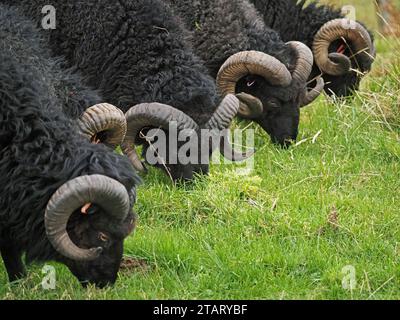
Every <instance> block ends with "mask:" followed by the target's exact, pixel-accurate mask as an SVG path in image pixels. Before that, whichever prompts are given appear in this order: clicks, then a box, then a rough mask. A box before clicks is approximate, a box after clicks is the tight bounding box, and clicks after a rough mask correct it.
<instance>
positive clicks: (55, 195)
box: [0, 5, 139, 287]
mask: <svg viewBox="0 0 400 320" xmlns="http://www.w3.org/2000/svg"><path fill="white" fill-rule="evenodd" d="M0 39H1V42H0V185H1V191H0V252H1V256H2V258H3V261H4V264H5V267H6V269H7V272H8V276H9V279H10V281H14V280H17V279H19V278H21V277H23V276H24V274H25V268H24V263H23V261H22V255H23V254H25V260H26V263H31V262H33V261H37V262H45V261H49V260H54V261H58V262H61V263H64V264H65V265H67V266H68V267H69V269H70V270H71V272H72V273H73V274H74V275H75V276H76V277H77V278H78V279H79V280H80V281H81V282H82V283H83V284H87V283H94V284H96V285H98V286H100V287H102V286H105V285H108V284H112V283H114V282H115V280H116V277H117V272H118V270H119V266H120V262H121V259H122V253H123V241H124V239H125V238H126V237H127V236H128V235H129V234H130V233H131V232H132V230H133V229H134V226H135V215H134V214H133V211H132V207H133V205H134V203H135V188H136V186H137V184H138V182H139V179H138V177H137V175H136V173H135V171H134V169H133V168H132V165H131V164H130V162H129V160H128V159H127V158H126V157H122V156H119V155H117V154H115V153H113V152H112V151H111V150H110V149H109V148H107V147H106V146H104V145H95V144H91V143H90V142H89V141H88V140H87V139H86V138H85V137H83V136H82V135H81V134H80V133H79V130H78V124H77V121H75V120H73V119H71V118H70V117H68V116H67V115H66V113H68V112H69V111H71V110H72V109H70V107H71V108H80V105H81V103H80V102H77V101H78V98H70V99H68V100H65V99H66V96H67V95H68V94H67V95H64V94H63V93H62V92H60V90H61V88H59V87H58V86H59V84H61V83H62V82H63V81H64V80H65V79H69V80H70V79H74V81H77V80H79V78H78V77H77V76H73V75H72V74H71V73H65V74H63V73H61V72H60V70H61V66H60V63H61V62H60V60H59V59H53V58H51V57H49V56H48V54H47V51H46V49H45V46H44V45H45V44H44V43H43V41H42V38H41V37H40V36H39V31H38V30H37V29H36V28H35V27H34V25H33V23H31V22H30V21H29V20H27V19H26V18H25V17H23V16H22V15H21V14H20V12H19V11H18V10H17V9H16V8H13V7H8V6H6V5H0ZM76 83H79V82H76ZM62 88H64V87H62ZM74 89H76V90H74V95H73V97H79V101H84V102H85V101H87V103H88V104H89V103H93V102H97V94H96V93H95V92H92V91H91V90H89V89H87V88H84V87H80V86H76V87H74ZM61 91H62V90H61ZM68 96H70V95H68ZM70 97H71V96H70ZM75 99H76V100H75ZM63 108H64V111H66V112H63ZM81 110H82V111H83V110H84V109H81ZM79 113H80V112H77V113H72V114H70V115H71V116H78V115H79ZM90 248H91V249H90Z"/></svg>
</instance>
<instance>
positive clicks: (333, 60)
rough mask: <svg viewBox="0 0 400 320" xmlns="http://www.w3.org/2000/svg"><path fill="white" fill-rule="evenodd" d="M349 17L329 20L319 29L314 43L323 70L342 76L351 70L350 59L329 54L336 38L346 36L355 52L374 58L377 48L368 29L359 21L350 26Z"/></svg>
mask: <svg viewBox="0 0 400 320" xmlns="http://www.w3.org/2000/svg"><path fill="white" fill-rule="evenodd" d="M348 22H349V20H348V19H335V20H331V21H329V22H327V23H326V24H325V25H323V26H322V28H321V29H320V30H319V31H318V33H317V34H316V36H315V39H314V44H313V52H314V57H315V62H316V64H317V65H318V67H319V68H320V69H321V71H322V72H324V73H327V74H330V75H333V76H341V75H343V74H346V73H347V72H349V71H350V68H349V66H350V67H351V62H350V59H349V58H348V57H347V56H345V55H343V54H335V55H333V56H332V55H330V54H329V46H330V45H331V44H332V42H334V41H335V40H339V39H341V38H344V39H345V40H346V41H348V42H349V44H350V45H351V46H352V49H353V50H354V53H355V54H363V55H364V56H365V57H366V58H367V59H372V60H373V59H374V55H375V50H374V45H373V43H372V40H371V36H370V35H369V33H368V31H367V30H366V29H365V28H364V27H363V26H362V25H361V24H360V23H358V22H354V28H349V25H348Z"/></svg>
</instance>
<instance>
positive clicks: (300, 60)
mask: <svg viewBox="0 0 400 320" xmlns="http://www.w3.org/2000/svg"><path fill="white" fill-rule="evenodd" d="M287 45H289V46H290V47H292V48H293V49H294V50H295V51H296V52H297V61H296V65H295V67H294V70H293V72H292V78H293V80H297V81H298V82H301V83H303V82H304V83H305V82H306V81H307V80H308V78H309V76H310V74H311V71H312V67H313V64H314V56H313V53H312V51H311V49H310V48H309V47H307V46H306V45H305V44H304V43H302V42H299V41H290V42H288V43H287Z"/></svg>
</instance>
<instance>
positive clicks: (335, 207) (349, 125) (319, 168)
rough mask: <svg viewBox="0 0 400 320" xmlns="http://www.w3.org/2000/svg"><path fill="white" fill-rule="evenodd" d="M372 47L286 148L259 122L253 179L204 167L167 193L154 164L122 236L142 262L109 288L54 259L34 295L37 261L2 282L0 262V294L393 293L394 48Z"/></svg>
mask: <svg viewBox="0 0 400 320" xmlns="http://www.w3.org/2000/svg"><path fill="white" fill-rule="evenodd" d="M370 17H371V15H370ZM379 52H380V59H379V61H378V63H377V64H376V68H375V71H374V72H373V73H372V74H371V76H369V78H368V79H367V80H366V81H365V82H364V88H363V90H362V92H361V93H359V94H357V97H355V98H354V100H348V101H337V102H335V101H329V100H327V99H325V98H321V99H320V100H319V101H318V102H317V103H315V104H314V105H313V106H312V107H309V108H307V109H306V110H305V111H304V113H303V119H302V126H301V135H302V136H301V138H300V140H302V141H303V140H304V141H303V142H302V143H300V144H299V145H297V146H296V147H294V148H292V149H291V150H290V151H282V150H279V149H277V148H276V147H274V146H272V145H270V144H266V143H265V141H268V138H267V137H266V136H265V134H264V133H262V132H261V131H259V130H258V129H257V149H258V153H257V156H256V169H255V172H253V173H252V174H250V175H248V176H246V177H239V176H237V175H236V173H235V171H234V167H231V166H226V167H219V166H214V167H213V168H212V174H211V176H210V177H209V178H202V179H199V180H198V181H197V183H196V185H194V186H191V187H186V188H182V187H181V188H176V187H172V186H170V185H169V184H168V182H167V181H166V179H165V178H164V176H163V175H161V174H159V173H157V172H154V171H153V172H152V173H151V174H150V177H149V178H148V179H147V183H146V185H145V186H143V187H142V188H141V190H140V193H139V194H140V198H139V203H138V206H137V210H138V212H139V213H140V216H141V220H140V225H139V228H138V231H137V233H136V234H135V236H133V237H131V238H130V239H128V240H127V242H126V254H127V255H130V256H133V257H137V258H141V259H144V260H145V261H147V263H148V265H149V268H146V269H139V270H137V272H130V273H127V272H122V273H121V277H120V278H121V279H120V280H119V282H118V284H117V285H116V286H115V288H113V289H108V290H96V289H94V288H91V289H89V290H84V289H82V288H81V287H80V285H79V284H78V283H77V281H76V280H75V279H74V278H73V277H72V276H71V275H70V273H69V272H68V271H67V270H66V269H65V268H64V267H62V266H57V275H58V279H57V280H58V283H57V289H56V290H55V291H44V290H42V288H41V286H40V282H41V278H42V275H41V266H36V267H35V266H33V267H31V268H30V273H29V278H28V279H26V280H23V281H22V282H21V283H19V284H16V285H13V286H10V285H8V284H7V280H6V274H5V271H4V268H3V265H2V264H0V284H1V285H0V297H2V298H4V299H15V298H20V299H38V298H39V299H47V298H63V299H72V298H74V299H101V298H122V299H135V298H139V299H142V298H145V299H147V298H273V299H279V298H289V299H296V298H306V299H312V298H318V299H348V298H355V299H361V298H371V299H380V298H388V299H399V298H400V289H399V288H400V268H399V262H400V261H399V254H400V234H399V222H400V216H399V205H398V204H399V202H400V194H399V192H398V190H399V188H400V179H399V178H400V162H399V160H400V144H399V141H400V137H399V134H400V126H399V125H400V120H399V118H400V117H399V111H398V110H399V102H400V101H399V94H400V83H399V78H400V70H399V68H398V67H395V66H392V65H391V63H394V59H395V58H394V54H395V53H396V52H398V47H397V46H396V47H395V45H394V41H392V40H390V41H389V40H384V39H381V40H380V41H379ZM317 133H319V135H318V136H317V137H316V135H317ZM313 137H316V138H315V141H312V140H313ZM335 212H336V213H337V216H338V218H337V219H335V218H332V216H333V213H335ZM330 216H331V217H330ZM329 217H330V218H329ZM347 265H353V266H354V267H355V268H356V272H357V274H356V275H357V282H358V284H357V288H356V289H355V290H354V291H353V292H349V291H346V290H344V289H343V288H342V278H343V275H342V274H341V271H342V268H343V267H345V266H347Z"/></svg>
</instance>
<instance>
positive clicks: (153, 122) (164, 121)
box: [122, 103, 198, 172]
mask: <svg viewBox="0 0 400 320" xmlns="http://www.w3.org/2000/svg"><path fill="white" fill-rule="evenodd" d="M125 117H126V120H127V123H128V130H127V134H126V137H125V141H124V142H123V144H122V149H123V151H124V153H125V154H126V155H127V156H128V157H129V159H130V160H131V162H132V164H133V166H134V168H135V169H136V170H138V171H140V172H145V171H146V169H145V167H144V164H143V163H142V162H141V161H140V158H139V155H138V154H137V151H136V148H135V142H136V140H137V138H138V136H139V134H140V132H141V130H142V129H143V128H146V127H148V128H150V127H152V128H162V129H165V130H168V129H169V124H170V123H171V122H176V123H177V129H178V131H181V130H185V129H187V130H198V125H197V124H196V122H194V121H193V119H192V118H190V117H189V116H188V115H186V114H185V113H183V112H182V111H180V110H178V109H175V108H173V107H171V106H169V105H165V104H161V103H143V104H139V105H136V106H134V107H132V108H131V109H130V110H129V111H128V112H127V113H126V115H125Z"/></svg>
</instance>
